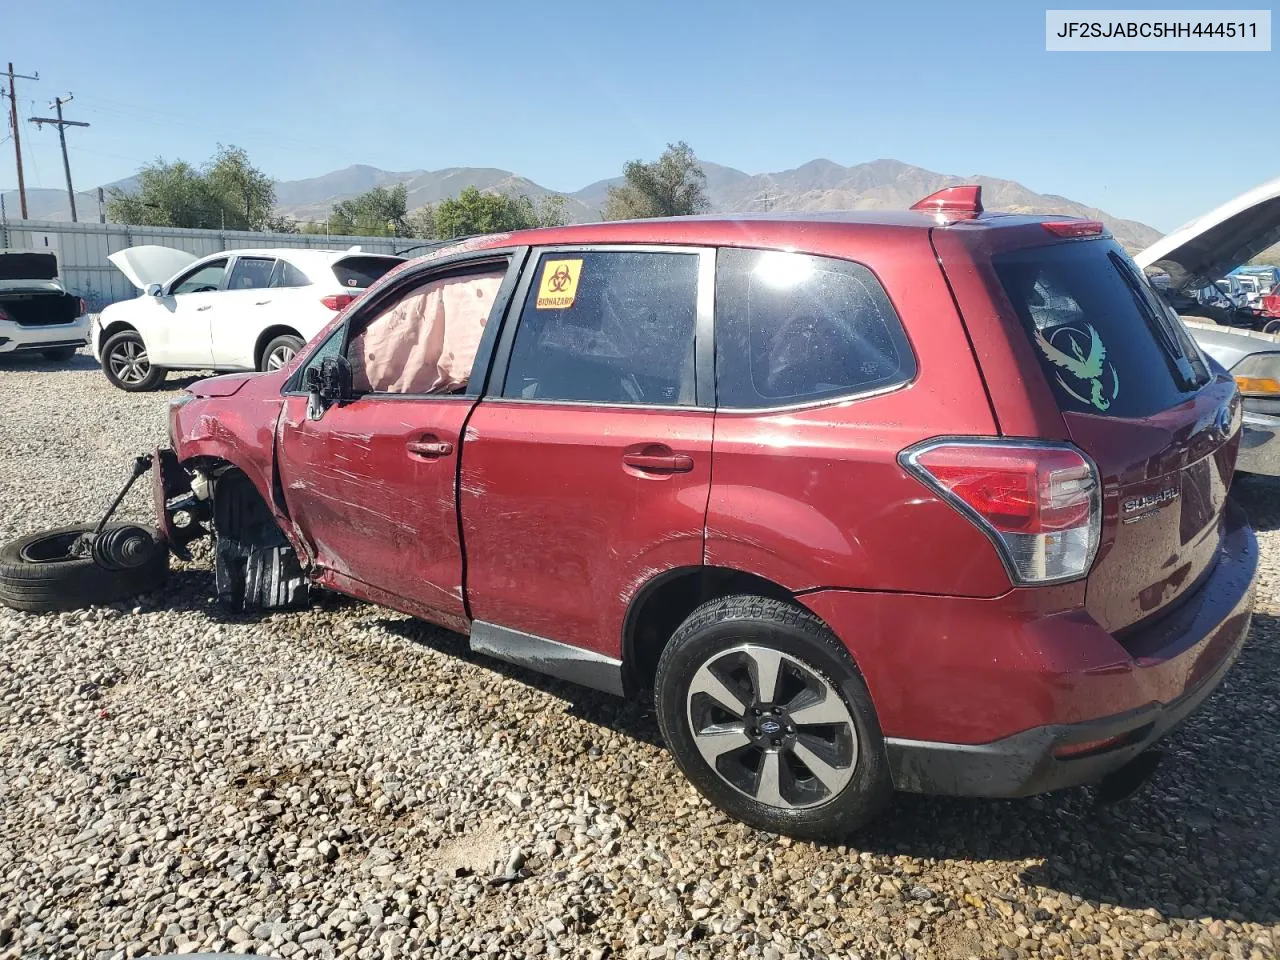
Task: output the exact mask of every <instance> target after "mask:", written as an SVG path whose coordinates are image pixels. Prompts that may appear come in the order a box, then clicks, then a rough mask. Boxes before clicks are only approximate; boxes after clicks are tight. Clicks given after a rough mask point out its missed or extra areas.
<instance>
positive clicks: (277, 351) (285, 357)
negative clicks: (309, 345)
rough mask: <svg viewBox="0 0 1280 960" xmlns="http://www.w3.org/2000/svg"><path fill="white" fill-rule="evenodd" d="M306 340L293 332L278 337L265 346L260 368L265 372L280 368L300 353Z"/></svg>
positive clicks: (259, 364)
mask: <svg viewBox="0 0 1280 960" xmlns="http://www.w3.org/2000/svg"><path fill="white" fill-rule="evenodd" d="M305 342H306V341H304V340H303V339H302V338H301V337H295V336H293V335H292V334H284V335H283V336H279V337H276V338H275V339H274V340H272V341H271V342H270V343H268V344H267V345H266V346H265V347H264V348H263V350H262V359H261V360H260V361H259V362H258V369H259V370H261V371H262V372H263V373H267V372H270V371H272V370H279V369H280V368H281V367H283V366H284V365H285V364H287V363H288V362H289V361H290V360H292V359H293V358H294V357H296V356H297V355H298V351H299V350H301V349H302V345H303V344H304V343H305Z"/></svg>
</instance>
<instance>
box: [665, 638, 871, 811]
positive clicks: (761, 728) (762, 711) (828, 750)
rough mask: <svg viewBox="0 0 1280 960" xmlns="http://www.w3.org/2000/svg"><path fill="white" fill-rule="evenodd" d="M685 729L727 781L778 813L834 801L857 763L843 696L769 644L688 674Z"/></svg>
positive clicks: (727, 654)
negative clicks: (687, 726)
mask: <svg viewBox="0 0 1280 960" xmlns="http://www.w3.org/2000/svg"><path fill="white" fill-rule="evenodd" d="M687 708H688V718H689V729H690V732H691V733H692V734H693V740H694V745H695V746H696V747H697V749H698V752H699V753H700V754H701V755H702V758H703V759H704V760H705V761H706V762H707V765H708V766H710V767H711V769H713V770H714V771H715V772H716V773H717V774H718V775H719V776H720V777H721V779H723V780H724V781H725V782H726V783H728V784H729V785H730V786H731V787H733V788H734V789H735V790H737V791H739V792H740V793H743V794H745V795H746V796H748V797H750V798H751V799H753V800H756V801H757V802H759V803H763V804H766V805H767V806H770V807H775V808H778V809H783V810H795V809H802V808H804V807H812V806H817V805H818V804H821V803H825V802H826V801H828V800H830V799H831V798H833V797H835V796H837V795H838V794H839V793H840V792H841V791H842V790H843V789H844V788H845V787H846V786H847V785H848V783H849V781H850V780H851V779H852V778H853V773H854V770H855V768H856V767H857V764H858V734H857V729H856V728H855V726H854V722H853V716H852V714H851V713H850V711H849V707H848V706H847V705H846V704H845V702H844V699H843V698H842V697H841V696H840V694H839V693H838V692H837V691H836V689H835V687H834V686H833V685H832V684H831V682H830V681H829V680H827V679H826V678H825V677H823V676H822V675H821V674H820V673H818V671H817V670H815V669H814V668H813V667H811V666H809V665H808V664H807V663H805V662H804V661H803V660H800V659H798V658H797V657H794V656H791V655H790V654H787V653H783V652H782V651H780V650H775V649H773V648H771V647H764V646H759V645H756V644H743V645H741V646H737V647H733V648H731V649H728V650H721V651H720V652H718V653H716V654H715V655H714V656H712V657H710V658H709V659H708V660H707V661H706V662H704V663H703V664H702V666H700V667H699V668H698V669H697V671H696V672H695V673H694V675H693V680H692V682H691V683H690V684H689V691H688V694H687Z"/></svg>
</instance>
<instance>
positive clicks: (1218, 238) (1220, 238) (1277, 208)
mask: <svg viewBox="0 0 1280 960" xmlns="http://www.w3.org/2000/svg"><path fill="white" fill-rule="evenodd" d="M1277 242H1280V177H1277V178H1276V179H1274V180H1269V181H1267V182H1266V183H1264V184H1262V186H1260V187H1254V188H1253V189H1252V190H1249V191H1247V192H1245V193H1242V194H1240V196H1238V197H1236V198H1235V199H1234V200H1228V201H1227V202H1226V203H1224V204H1223V205H1222V206H1220V207H1218V208H1217V209H1215V210H1210V211H1209V212H1208V213H1206V214H1205V215H1204V216H1202V217H1197V218H1196V219H1195V220H1192V221H1191V222H1190V223H1187V224H1184V225H1183V226H1181V227H1179V228H1178V229H1177V230H1174V231H1173V232H1172V233H1170V234H1168V235H1167V236H1163V237H1161V238H1160V239H1159V240H1157V241H1156V242H1155V243H1153V244H1152V245H1151V246H1149V247H1147V249H1145V250H1143V251H1142V252H1141V253H1139V254H1138V255H1137V256H1136V257H1134V258H1133V259H1134V261H1135V262H1136V263H1137V264H1138V266H1140V267H1142V268H1143V269H1144V270H1145V269H1146V268H1147V267H1155V268H1157V269H1160V270H1163V271H1164V272H1165V273H1167V274H1168V275H1169V278H1170V279H1171V280H1172V281H1173V284H1174V286H1176V287H1178V288H1180V289H1184V290H1187V289H1194V288H1197V287H1205V286H1208V285H1209V284H1211V283H1213V281H1214V280H1217V279H1218V278H1219V277H1222V276H1225V275H1226V274H1227V273H1229V272H1230V271H1232V270H1234V269H1235V268H1236V267H1238V266H1240V265H1241V264H1242V263H1247V262H1248V261H1249V260H1251V259H1253V258H1254V257H1256V256H1257V255H1258V254H1260V253H1261V252H1262V251H1263V250H1266V249H1267V248H1268V247H1270V246H1271V245H1273V244H1275V243H1277Z"/></svg>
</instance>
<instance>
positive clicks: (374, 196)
mask: <svg viewBox="0 0 1280 960" xmlns="http://www.w3.org/2000/svg"><path fill="white" fill-rule="evenodd" d="M408 202H409V190H408V188H407V187H406V186H405V185H404V184H403V183H397V184H396V185H395V186H393V187H374V188H373V189H372V190H368V191H366V192H364V193H362V194H360V195H359V196H357V197H351V198H350V199H348V200H340V201H338V202H337V203H335V204H334V205H333V210H332V211H331V212H330V214H329V232H330V233H340V234H350V235H353V236H357V237H388V236H396V237H407V236H409V235H410V234H409V225H408V223H407V221H406V217H407V216H408V210H407V209H406V207H407V206H408Z"/></svg>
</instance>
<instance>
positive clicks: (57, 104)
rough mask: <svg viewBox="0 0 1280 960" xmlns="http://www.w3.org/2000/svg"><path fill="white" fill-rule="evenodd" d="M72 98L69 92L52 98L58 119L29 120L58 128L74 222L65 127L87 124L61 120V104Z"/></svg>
mask: <svg viewBox="0 0 1280 960" xmlns="http://www.w3.org/2000/svg"><path fill="white" fill-rule="evenodd" d="M72 99H73V98H72V96H71V94H69V93H68V94H67V98H66V99H65V100H64V99H62V97H54V98H53V103H51V104H50V106H51V107H55V108H57V111H58V119H56V120H55V119H53V118H52V117H32V118H31V122H32V123H34V124H35V125H36V126H37V127H39V126H42V125H43V124H46V123H51V124H53V125H54V126H55V127H57V128H58V139H59V140H61V141H62V169H63V170H64V171H66V174H67V199H68V200H69V201H71V222H72V223H75V222H76V192H75V189H74V188H73V187H72V186H71V161H70V160H68V159H67V127H87V126H89V124H87V123H85V122H84V121H82V120H63V119H62V105H63V104H64V103H70V102H71V100H72Z"/></svg>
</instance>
